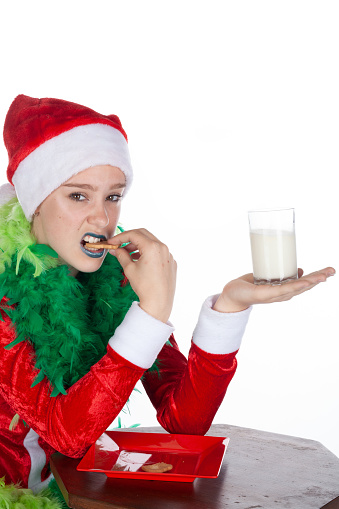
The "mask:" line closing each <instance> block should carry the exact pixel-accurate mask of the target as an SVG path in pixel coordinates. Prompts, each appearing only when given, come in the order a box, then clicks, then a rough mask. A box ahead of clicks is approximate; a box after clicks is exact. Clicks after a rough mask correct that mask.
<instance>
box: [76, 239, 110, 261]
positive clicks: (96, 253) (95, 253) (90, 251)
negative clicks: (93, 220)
mask: <svg viewBox="0 0 339 509" xmlns="http://www.w3.org/2000/svg"><path fill="white" fill-rule="evenodd" d="M102 240H107V239H106V237H105V236H104V235H97V234H95V233H86V234H85V235H84V236H83V237H82V239H81V241H80V248H81V250H82V251H83V252H84V253H85V254H86V255H87V256H89V257H90V258H101V257H102V256H103V255H104V253H105V249H102V248H101V247H99V246H98V248H94V247H85V245H86V243H87V242H90V243H91V244H97V243H99V242H100V241H102Z"/></svg>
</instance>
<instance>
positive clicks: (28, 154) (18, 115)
mask: <svg viewBox="0 0 339 509" xmlns="http://www.w3.org/2000/svg"><path fill="white" fill-rule="evenodd" d="M4 140H5V145H6V148H7V151H8V157H9V164H8V169H7V177H8V180H9V182H10V184H5V185H4V186H2V187H1V188H0V205H1V203H4V202H6V201H8V199H10V198H11V197H13V196H14V195H15V193H14V188H15V192H16V194H17V197H18V200H19V202H20V204H21V206H22V209H23V211H24V213H25V216H26V217H27V219H28V220H29V221H30V220H31V218H32V215H33V214H34V212H35V210H36V208H37V207H38V206H39V205H40V203H42V202H43V201H44V199H45V198H47V196H49V195H50V194H51V193H52V192H53V191H54V190H55V189H57V188H58V187H59V186H60V185H61V184H63V183H64V182H66V181H67V180H68V179H70V178H71V177H72V176H73V175H75V174H76V173H79V172H80V171H82V170H86V169H87V168H90V167H91V166H97V165H106V164H109V165H111V166H117V167H118V168H120V170H121V171H122V172H123V173H124V174H125V178H126V190H125V193H126V191H127V190H128V188H129V187H130V185H131V182H132V177H133V171H132V166H131V160H130V156H129V151H128V145H127V135H126V133H125V131H124V130H123V128H122V125H121V122H120V120H119V118H118V117H117V116H116V115H101V114H100V113H97V112H96V111H94V110H91V109H90V108H87V107H86V106H81V105H80V104H75V103H72V102H68V101H64V100H61V99H50V98H45V99H35V98H32V97H28V96H26V95H19V96H17V97H16V98H15V99H14V101H13V103H12V104H11V106H10V108H9V110H8V113H7V116H6V120H5V125H4ZM13 186H14V188H13Z"/></svg>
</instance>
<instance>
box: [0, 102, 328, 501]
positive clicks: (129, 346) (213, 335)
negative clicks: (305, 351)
mask: <svg viewBox="0 0 339 509" xmlns="http://www.w3.org/2000/svg"><path fill="white" fill-rule="evenodd" d="M4 139H5V144H6V147H7V150H8V154H9V166H8V172H7V175H8V180H9V184H6V185H5V186H3V187H2V188H1V192H0V200H2V201H1V202H0V203H2V205H1V207H0V249H1V251H0V299H1V316H2V321H0V343H1V345H0V477H2V476H5V480H6V482H14V483H18V482H20V483H21V485H22V486H23V487H27V486H28V487H30V488H32V489H33V490H34V491H39V490H40V489H41V488H42V487H44V486H46V485H47V484H48V483H49V481H50V479H51V474H50V471H49V458H50V456H51V454H52V453H53V452H54V451H60V452H61V453H63V454H65V455H68V456H73V457H81V456H82V455H83V454H84V453H85V452H86V449H87V448H88V447H89V446H90V445H91V444H92V443H93V442H95V441H96V439H97V438H98V437H99V436H100V435H101V434H102V433H103V432H104V431H105V430H106V429H107V427H108V426H109V425H110V424H111V423H112V421H113V420H114V418H115V417H116V416H117V415H118V414H119V412H120V411H121V410H122V408H123V406H124V405H125V403H126V401H127V400H128V397H129V395H130V393H131V391H132V390H133V388H134V386H135V384H136V383H137V381H138V380H139V379H140V378H141V379H142V383H143V385H144V387H145V389H146V392H147V394H148V396H149V397H150V400H151V401H152V403H153V405H154V406H155V408H156V410H157V417H158V420H159V423H160V424H161V425H162V426H163V427H164V428H165V429H166V430H168V431H169V432H172V433H187V434H204V433H206V432H207V430H208V429H209V427H210V425H211V423H212V420H213V417H214V415H215V413H216V411H217V409H218V408H219V406H220V404H221V402H222V400H223V398H224V396H225V392H226V389H227V386H228V384H229V383H230V380H231V379H232V377H233V375H234V372H235V369H236V358H235V356H236V353H237V351H238V348H239V346H240V342H241V338H242V335H243V333H244V329H245V326H246V323H247V320H248V316H249V313H250V310H251V305H252V304H258V303H268V302H276V301H282V300H287V299H290V298H292V297H293V296H295V295H298V294H300V293H302V292H304V291H306V290H309V289H311V288H313V287H314V286H315V285H317V284H318V283H319V282H321V281H325V280H326V278H327V277H328V276H330V275H332V274H333V273H334V269H332V268H327V269H323V270H320V271H318V272H315V273H313V274H311V275H309V276H304V277H301V276H302V271H301V270H300V271H299V276H300V279H299V280H297V281H295V282H291V283H287V284H284V285H282V286H274V287H273V286H255V285H254V284H253V277H252V275H251V274H248V275H246V276H243V277H240V278H239V279H236V280H234V281H231V282H230V283H228V284H227V285H226V286H225V287H224V288H223V290H222V292H221V293H220V295H217V296H214V297H210V298H208V299H207V300H206V302H205V303H204V304H203V306H202V310H201V313H200V317H199V321H198V324H197V326H196V328H195V331H194V334H193V340H192V346H191V350H190V353H189V357H188V360H186V359H185V357H184V356H183V355H182V354H181V353H180V351H179V349H178V346H177V343H176V341H175V339H174V337H173V334H172V333H173V330H174V329H173V326H172V325H171V323H170V322H168V320H169V317H170V314H171V309H172V304H173V298H174V293H175V282H176V263H175V261H174V259H173V257H172V255H171V253H170V251H169V249H168V248H167V247H166V246H165V245H164V244H163V243H162V242H160V241H159V240H158V239H157V238H156V237H155V236H154V235H152V234H151V233H150V232H149V231H147V230H144V229H139V230H131V231H125V232H120V233H118V232H117V224H118V220H119V215H120V208H121V204H122V200H123V197H124V196H125V194H126V192H127V191H128V189H129V187H130V185H131V181H132V166H131V162H130V158H129V153H128V145H127V136H126V134H125V132H124V130H123V128H122V126H121V123H120V120H119V118H118V117H116V116H115V115H108V116H105V115H101V114H99V113H97V112H95V111H93V110H91V109H89V108H86V107H84V106H81V105H78V104H74V103H70V102H67V101H62V100H59V99H49V98H46V99H33V98H30V97H27V96H24V95H20V96H18V97H17V98H16V99H15V100H14V102H13V103H12V105H11V107H10V109H9V111H8V114H7V117H6V121H5V127H4ZM103 242H104V243H105V244H110V245H112V249H107V247H101V244H102V243H103ZM88 243H91V244H95V245H94V246H92V247H90V246H88V245H87V244H88ZM117 246H118V248H116V247H117ZM113 247H114V248H113Z"/></svg>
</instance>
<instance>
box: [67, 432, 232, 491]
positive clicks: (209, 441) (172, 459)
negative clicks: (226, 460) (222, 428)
mask: <svg viewBox="0 0 339 509" xmlns="http://www.w3.org/2000/svg"><path fill="white" fill-rule="evenodd" d="M228 442H229V438H226V437H209V436H200V435H174V434H167V433H136V432H131V431H130V432H128V431H106V433H104V434H103V435H102V436H101V437H100V438H99V439H98V440H97V441H96V443H95V444H93V445H92V446H91V447H90V449H89V450H88V451H87V453H86V455H85V456H84V457H83V459H82V460H81V461H80V463H79V465H78V467H77V470H80V471H84V472H103V473H105V474H106V475H107V476H108V477H119V478H123V479H139V480H142V479H144V480H154V481H155V480H157V481H159V480H161V481H179V482H193V481H194V479H195V478H196V477H205V478H216V477H218V475H219V471H220V468H221V464H222V460H223V457H224V454H225V451H226V447H227V445H228ZM160 462H163V463H167V464H170V465H172V469H171V470H170V471H168V472H164V473H156V472H144V471H143V470H142V469H141V467H142V466H144V465H153V464H154V463H160Z"/></svg>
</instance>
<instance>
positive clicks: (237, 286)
mask: <svg viewBox="0 0 339 509" xmlns="http://www.w3.org/2000/svg"><path fill="white" fill-rule="evenodd" d="M334 274H335V270H334V269H333V267H327V268H326V269H322V270H318V271H317V272H312V274H308V275H307V276H303V270H302V269H298V277H299V279H297V280H295V281H291V282H289V283H283V284H282V285H277V286H271V285H255V284H254V281H253V274H245V275H244V276H241V277H239V278H238V279H234V280H233V281H230V282H229V283H227V285H226V286H225V287H224V289H223V291H222V293H221V295H220V296H219V297H218V299H217V301H216V303H215V304H214V306H213V309H215V310H216V311H220V312H222V313H236V312H238V311H243V310H244V309H246V308H248V307H249V306H251V305H253V304H269V303H271V302H282V301H285V300H290V299H292V297H295V296H296V295H300V294H301V293H303V292H306V291H307V290H311V289H312V288H314V287H315V286H316V285H318V284H319V283H321V282H323V281H326V279H327V278H328V277H329V276H333V275H334Z"/></svg>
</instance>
